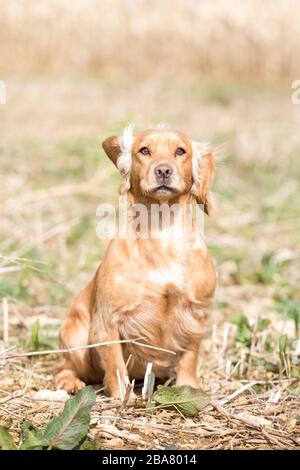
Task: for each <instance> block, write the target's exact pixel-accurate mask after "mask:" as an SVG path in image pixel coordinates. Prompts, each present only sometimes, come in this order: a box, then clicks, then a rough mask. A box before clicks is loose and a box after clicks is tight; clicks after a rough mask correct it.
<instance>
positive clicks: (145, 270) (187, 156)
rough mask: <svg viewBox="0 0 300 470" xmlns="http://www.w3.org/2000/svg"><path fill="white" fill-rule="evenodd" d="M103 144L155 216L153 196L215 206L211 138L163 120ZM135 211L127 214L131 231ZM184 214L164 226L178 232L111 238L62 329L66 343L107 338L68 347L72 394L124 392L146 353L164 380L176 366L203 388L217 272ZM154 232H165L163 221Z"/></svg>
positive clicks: (125, 189) (65, 361) (60, 380)
mask: <svg viewBox="0 0 300 470" xmlns="http://www.w3.org/2000/svg"><path fill="white" fill-rule="evenodd" d="M102 146H103V149H104V151H105V153H106V154H107V156H108V157H109V158H110V160H111V161H112V162H113V163H114V165H115V166H116V167H117V169H118V170H119V171H120V173H121V185H120V194H122V195H127V196H128V200H129V201H130V206H131V207H135V206H136V205H143V207H145V208H146V209H145V210H146V212H147V214H148V215H149V217H150V218H151V216H150V213H151V207H152V205H154V204H156V205H158V207H160V206H162V205H164V207H169V208H172V207H173V206H174V205H175V204H176V207H178V208H179V213H181V214H182V213H184V211H185V208H186V207H188V205H189V204H190V203H191V202H192V201H196V203H198V204H201V205H202V208H203V210H204V212H205V213H207V214H209V213H210V210H211V208H212V206H213V198H212V194H211V191H210V186H211V183H212V180H213V176H214V170H215V165H214V157H213V154H212V153H211V151H210V150H209V149H208V147H207V145H205V144H202V143H198V142H195V141H192V140H191V139H190V138H188V137H187V135H185V134H184V133H182V132H179V131H176V130H169V129H164V128H159V129H155V128H154V129H149V130H145V131H143V132H139V133H136V134H135V135H134V134H133V128H132V126H128V127H127V128H125V130H124V132H123V133H122V135H121V136H112V137H108V138H107V139H106V140H105V141H104V142H103V144H102ZM135 220H136V216H132V215H130V214H128V226H129V227H131V229H132V232H135V231H136V225H134V222H135ZM180 220H182V218H180V217H178V216H177V215H176V216H174V217H173V218H172V221H171V223H170V226H169V228H168V229H167V230H168V231H169V232H171V233H173V232H174V233H175V232H176V233H177V235H178V234H179V236H177V238H176V239H174V237H172V236H163V237H154V236H151V235H153V233H150V232H153V229H152V228H150V229H145V230H146V232H147V235H150V236H141V235H140V234H139V235H138V236H136V237H128V238H127V239H126V238H125V239H123V238H121V237H119V236H118V234H117V235H116V236H115V237H114V238H113V239H112V240H111V241H110V243H109V245H108V248H107V251H106V253H105V256H104V259H103V261H102V263H101V264H100V266H99V268H98V270H97V272H96V274H95V276H94V277H93V279H92V280H91V282H90V283H89V284H88V285H87V286H86V287H85V289H83V291H82V292H81V293H80V294H79V295H78V296H77V298H75V301H74V303H73V305H72V306H71V308H70V310H69V312H68V314H67V316H66V318H65V320H64V322H63V324H62V327H61V330H60V346H61V348H64V349H69V348H77V347H82V346H87V345H89V344H90V345H92V344H95V343H106V342H108V344H107V345H100V346H97V347H91V348H85V349H78V350H75V351H74V352H65V353H64V354H63V356H62V358H61V361H60V363H59V365H58V368H57V373H56V375H55V383H56V386H57V387H58V388H63V389H65V390H66V391H67V392H69V393H76V392H77V391H78V390H79V389H81V388H82V387H84V386H85V384H99V383H102V382H103V383H104V387H105V391H106V393H107V394H108V395H109V396H111V397H114V398H118V399H120V398H122V397H121V395H122V394H121V392H120V377H121V380H124V377H130V378H137V379H138V378H143V377H144V374H145V369H146V366H147V363H148V362H152V363H153V372H154V374H155V377H156V378H158V379H161V380H165V379H167V378H169V377H170V376H171V375H172V374H173V373H174V372H176V385H189V386H191V387H194V388H198V387H199V383H198V380H197V362H198V351H199V346H200V342H201V339H202V337H203V333H204V331H205V326H206V320H207V318H208V311H209V308H210V306H211V303H212V299H213V294H214V291H215V287H216V271H215V267H214V264H213V261H212V259H211V256H210V254H209V252H208V250H207V248H206V246H205V243H204V241H203V238H202V237H201V236H200V235H199V234H198V233H197V228H196V226H195V225H192V227H191V228H189V229H188V230H186V229H185V227H184V226H183V224H182V223H181V222H180ZM150 226H151V224H150ZM159 226H160V224H159ZM155 227H156V229H157V225H156V226H155ZM156 229H155V230H156ZM155 230H154V231H155ZM158 232H161V234H163V235H164V230H163V229H161V230H159V229H158ZM143 235H145V234H143ZM137 338H140V339H139V340H137ZM143 345H145V346H143ZM129 357H130V360H128V359H129ZM117 371H118V373H117Z"/></svg>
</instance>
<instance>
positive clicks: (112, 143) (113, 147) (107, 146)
mask: <svg viewBox="0 0 300 470" xmlns="http://www.w3.org/2000/svg"><path fill="white" fill-rule="evenodd" d="M102 147H103V149H104V152H105V153H106V155H107V156H108V157H109V158H110V159H111V161H112V162H113V164H114V165H115V166H116V167H117V161H118V158H119V156H120V154H121V147H120V141H119V137H118V136H116V135H113V136H111V137H107V139H105V141H104V142H102Z"/></svg>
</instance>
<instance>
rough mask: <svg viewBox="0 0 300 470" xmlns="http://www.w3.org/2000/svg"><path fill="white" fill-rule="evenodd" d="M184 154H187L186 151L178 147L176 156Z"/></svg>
mask: <svg viewBox="0 0 300 470" xmlns="http://www.w3.org/2000/svg"><path fill="white" fill-rule="evenodd" d="M184 153H186V151H185V150H184V149H183V148H182V147H178V149H177V150H176V152H175V154H176V155H183V154H184Z"/></svg>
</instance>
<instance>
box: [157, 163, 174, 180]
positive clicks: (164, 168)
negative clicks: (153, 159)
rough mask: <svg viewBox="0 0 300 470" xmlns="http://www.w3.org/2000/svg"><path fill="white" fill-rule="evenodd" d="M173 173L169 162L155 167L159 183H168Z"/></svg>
mask: <svg viewBox="0 0 300 470" xmlns="http://www.w3.org/2000/svg"><path fill="white" fill-rule="evenodd" d="M172 173H173V169H172V167H170V165H167V164H161V165H158V166H157V167H155V168H154V174H155V176H156V180H157V182H158V183H167V182H168V181H169V179H170V177H171V175H172Z"/></svg>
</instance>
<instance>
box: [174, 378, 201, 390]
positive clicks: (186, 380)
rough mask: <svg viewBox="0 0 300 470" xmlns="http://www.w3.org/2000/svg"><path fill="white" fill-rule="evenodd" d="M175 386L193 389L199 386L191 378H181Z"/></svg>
mask: <svg viewBox="0 0 300 470" xmlns="http://www.w3.org/2000/svg"><path fill="white" fill-rule="evenodd" d="M176 385H177V386H182V385H186V386H190V387H193V388H200V384H199V382H198V380H197V379H195V378H193V377H185V378H182V379H181V378H177V380H176Z"/></svg>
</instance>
